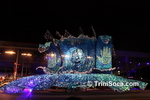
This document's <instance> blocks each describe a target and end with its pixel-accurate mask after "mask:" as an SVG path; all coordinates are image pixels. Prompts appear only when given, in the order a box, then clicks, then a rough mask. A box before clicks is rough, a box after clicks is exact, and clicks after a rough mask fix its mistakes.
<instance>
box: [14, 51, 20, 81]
mask: <svg viewBox="0 0 150 100" xmlns="http://www.w3.org/2000/svg"><path fill="white" fill-rule="evenodd" d="M18 59H19V49H18V50H17V56H16V62H15V67H14V80H16V79H17V69H18Z"/></svg>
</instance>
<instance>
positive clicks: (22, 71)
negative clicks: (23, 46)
mask: <svg viewBox="0 0 150 100" xmlns="http://www.w3.org/2000/svg"><path fill="white" fill-rule="evenodd" d="M23 68H24V56H23V59H22V69H21V76H23Z"/></svg>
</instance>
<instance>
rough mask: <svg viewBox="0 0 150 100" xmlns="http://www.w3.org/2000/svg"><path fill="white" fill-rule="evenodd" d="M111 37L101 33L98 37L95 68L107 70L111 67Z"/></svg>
mask: <svg viewBox="0 0 150 100" xmlns="http://www.w3.org/2000/svg"><path fill="white" fill-rule="evenodd" d="M112 47H113V45H112V37H111V36H108V35H102V36H99V37H98V40H97V45H96V68H98V69H101V70H107V69H110V68H112Z"/></svg>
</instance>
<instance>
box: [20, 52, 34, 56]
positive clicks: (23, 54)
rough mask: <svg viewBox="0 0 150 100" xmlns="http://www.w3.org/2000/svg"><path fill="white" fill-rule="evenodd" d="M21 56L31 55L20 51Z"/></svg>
mask: <svg viewBox="0 0 150 100" xmlns="http://www.w3.org/2000/svg"><path fill="white" fill-rule="evenodd" d="M21 55H22V56H32V54H31V53H21Z"/></svg>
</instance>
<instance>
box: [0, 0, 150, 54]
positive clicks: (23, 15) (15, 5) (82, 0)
mask: <svg viewBox="0 0 150 100" xmlns="http://www.w3.org/2000/svg"><path fill="white" fill-rule="evenodd" d="M118 1H119V0H118ZM140 1H141V2H139V1H138V0H137V1H136V2H131V1H130V2H127V1H125V0H120V2H116V1H114V0H109V1H107V2H106V0H104V1H101V0H48V1H45V0H24V1H23V0H18V2H16V1H14V0H10V1H8V0H6V1H5V0H3V1H1V3H0V4H1V5H0V7H1V11H0V40H3V41H16V42H29V43H30V42H31V43H44V42H46V40H45V39H44V34H45V32H46V30H47V29H48V30H49V31H50V32H51V34H53V35H54V37H55V38H58V37H57V36H56V35H55V32H56V31H59V32H60V34H64V30H68V31H69V32H70V33H71V34H72V35H75V36H78V35H79V34H80V33H79V27H80V26H81V27H82V29H83V31H84V34H87V35H89V36H92V35H93V34H92V30H91V26H93V27H94V29H95V31H96V33H97V36H98V35H104V34H107V35H111V36H112V37H113V45H114V47H115V49H116V50H127V51H139V52H150V35H149V34H150V2H148V0H147V1H146V0H145V1H143V0H140Z"/></svg>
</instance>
